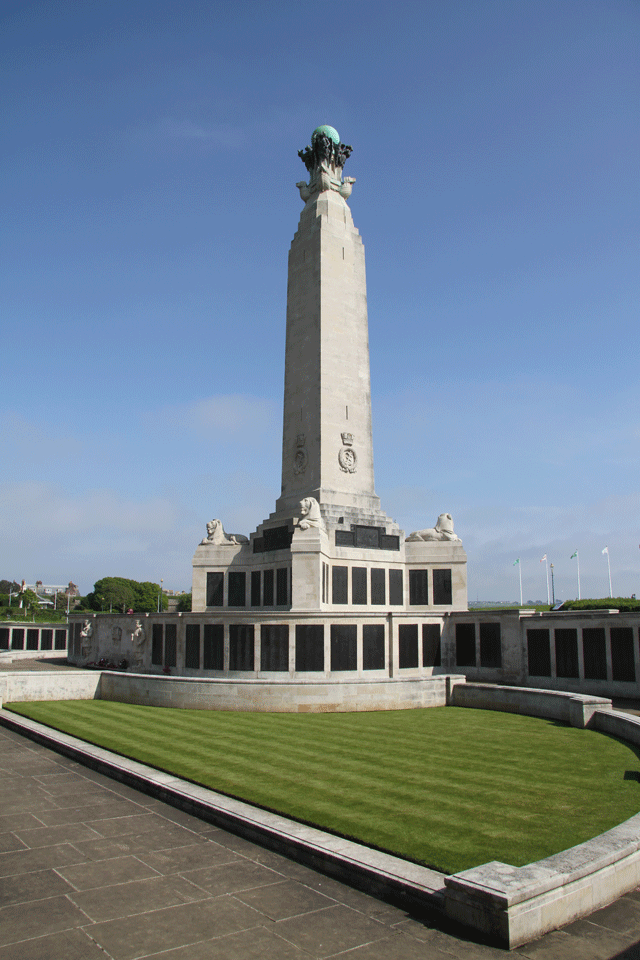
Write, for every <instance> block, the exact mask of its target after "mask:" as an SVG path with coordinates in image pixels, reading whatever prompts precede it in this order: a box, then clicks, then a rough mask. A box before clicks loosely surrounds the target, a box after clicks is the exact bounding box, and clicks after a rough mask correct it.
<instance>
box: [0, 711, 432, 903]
mask: <svg viewBox="0 0 640 960" xmlns="http://www.w3.org/2000/svg"><path fill="white" fill-rule="evenodd" d="M8 707H9V705H7V704H4V705H3V706H2V707H0V725H1V726H5V727H8V728H9V729H12V730H15V731H16V732H18V733H20V734H21V735H23V736H26V737H27V738H28V739H30V740H33V741H35V742H36V743H39V744H41V745H42V746H45V747H47V748H48V749H52V750H54V751H55V752H57V753H60V754H62V755H63V756H67V757H69V758H71V759H74V760H76V761H78V762H80V763H81V764H82V765H83V766H86V767H88V768H89V769H91V770H94V771H96V772H97V773H101V774H103V775H106V776H108V777H110V778H111V779H113V780H116V781H118V782H119V783H123V784H125V785H127V786H131V787H133V788H134V789H136V790H139V791H140V792H142V793H144V794H146V795H147V796H151V797H153V798H155V799H157V800H161V801H162V802H164V803H168V804H169V805H170V806H173V807H175V808H176V809H179V810H182V811H183V812H185V813H189V814H191V815H193V816H197V817H198V818H199V819H202V820H204V821H206V822H208V823H211V824H213V825H214V826H218V827H221V828H222V829H224V830H228V831H229V832H231V833H235V834H237V835H238V836H241V837H244V838H245V839H247V840H249V841H251V842H254V843H258V844H260V845H261V846H263V847H266V848H267V849H270V850H273V851H274V852H276V853H279V854H281V855H283V856H287V857H290V858H292V859H294V860H296V861H297V862H299V863H302V864H305V865H306V866H309V867H311V868H312V869H314V870H320V871H321V872H323V873H325V874H327V875H328V876H331V877H333V878H335V879H337V880H340V881H341V882H345V883H349V884H350V885H351V886H354V887H356V888H358V889H360V890H362V891H364V892H365V893H367V894H369V895H371V896H374V897H378V898H380V899H383V900H386V901H388V902H390V903H395V904H398V905H400V906H402V907H403V908H405V909H410V910H414V911H416V915H417V916H420V915H423V916H426V915H434V916H435V915H438V916H441V917H443V916H444V891H445V887H444V878H445V876H447V875H446V874H445V873H442V872H440V871H436V870H433V869H432V868H429V867H426V866H424V865H423V864H419V863H416V862H415V861H410V860H407V859H405V858H402V857H399V856H396V855H394V854H392V853H387V852H385V851H379V850H375V849H373V848H371V847H369V846H367V845H365V844H362V843H359V842H357V841H353V840H349V839H346V838H340V837H338V836H337V835H336V834H333V833H329V832H328V831H325V830H322V829H320V828H317V827H314V826H307V825H304V824H302V823H300V822H299V821H297V820H294V819H293V818H290V817H285V816H283V815H282V814H278V813H271V812H268V811H266V810H264V809H263V808H260V807H258V806H257V805H255V804H250V803H247V802H246V801H244V800H237V799H235V798H232V797H229V796H228V795H226V794H222V793H219V792H218V791H214V790H211V789H210V788H208V787H202V786H200V785H198V784H195V783H193V782H191V781H187V780H183V779H182V778H178V777H176V776H174V775H172V774H166V773H165V772H163V771H160V770H157V768H154V767H151V766H150V765H147V764H143V763H140V762H139V761H137V760H131V759H128V758H125V757H124V756H122V755H121V754H117V753H115V752H114V751H111V750H107V749H105V748H104V747H99V746H97V745H95V744H92V743H90V742H89V741H87V740H82V739H80V738H79V737H75V736H72V735H71V734H67V733H64V732H63V731H59V730H57V729H56V728H55V727H52V726H49V725H46V724H44V723H41V722H40V721H36V720H32V719H31V718H30V717H23V716H21V715H20V714H19V712H18V711H11V710H9V709H8ZM120 760H122V762H121V763H120V762H118V761H120ZM156 771H157V772H158V773H161V774H163V776H160V777H157V778H156V777H153V776H152V775H151V774H152V772H156ZM189 788H193V789H189ZM263 813H264V814H265V816H262V814H263ZM336 840H338V841H341V842H336Z"/></svg>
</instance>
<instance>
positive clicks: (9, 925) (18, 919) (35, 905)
mask: <svg viewBox="0 0 640 960" xmlns="http://www.w3.org/2000/svg"><path fill="white" fill-rule="evenodd" d="M86 922H87V918H86V916H85V914H84V913H83V912H82V911H81V910H79V909H78V908H77V907H76V906H75V905H74V904H72V903H71V902H70V901H69V900H68V899H67V898H66V897H50V898H49V899H47V900H33V901H31V902H29V903H17V904H10V905H9V906H7V907H2V909H1V910H0V945H1V946H6V944H8V943H14V942H15V941H16V940H18V939H20V940H28V939H30V938H31V937H41V936H43V935H44V934H47V933H57V932H58V931H59V930H67V929H68V928H69V927H82V926H84V925H85V924H86Z"/></svg>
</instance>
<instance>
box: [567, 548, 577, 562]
mask: <svg viewBox="0 0 640 960" xmlns="http://www.w3.org/2000/svg"><path fill="white" fill-rule="evenodd" d="M577 556H578V551H577V550H576V552H575V553H572V554H571V556H570V557H569V560H573V558H574V557H577Z"/></svg>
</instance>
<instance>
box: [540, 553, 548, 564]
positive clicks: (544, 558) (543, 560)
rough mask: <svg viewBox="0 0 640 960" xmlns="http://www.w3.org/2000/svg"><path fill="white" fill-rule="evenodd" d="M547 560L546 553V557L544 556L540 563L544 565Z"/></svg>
mask: <svg viewBox="0 0 640 960" xmlns="http://www.w3.org/2000/svg"><path fill="white" fill-rule="evenodd" d="M546 559H547V555H546V553H545V555H544V557H543V558H542V559H541V561H540V563H544V562H545V560H546Z"/></svg>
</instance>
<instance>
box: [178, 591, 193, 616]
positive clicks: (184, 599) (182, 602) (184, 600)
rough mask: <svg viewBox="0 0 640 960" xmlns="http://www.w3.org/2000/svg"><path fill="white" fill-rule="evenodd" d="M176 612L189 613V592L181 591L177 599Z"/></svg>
mask: <svg viewBox="0 0 640 960" xmlns="http://www.w3.org/2000/svg"><path fill="white" fill-rule="evenodd" d="M177 609H178V613H191V594H190V593H183V594H181V596H180V599H179V600H178V607H177Z"/></svg>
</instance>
